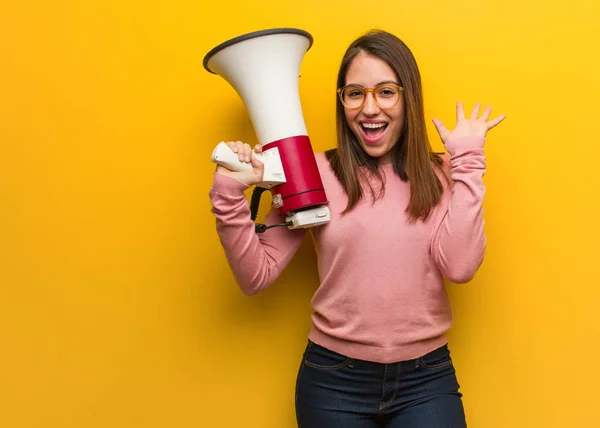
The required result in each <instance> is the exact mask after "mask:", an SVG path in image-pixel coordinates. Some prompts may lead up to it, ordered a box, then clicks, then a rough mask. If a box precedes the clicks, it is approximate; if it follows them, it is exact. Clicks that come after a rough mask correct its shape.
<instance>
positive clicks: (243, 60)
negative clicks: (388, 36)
mask: <svg viewBox="0 0 600 428" xmlns="http://www.w3.org/2000/svg"><path fill="white" fill-rule="evenodd" d="M312 44H313V38H312V36H311V35H310V33H308V32H306V31H304V30H300V29H296V28H273V29H268V30H261V31H255V32H252V33H247V34H243V35H241V36H238V37H235V38H233V39H230V40H228V41H226V42H224V43H221V44H220V45H218V46H216V47H215V48H213V49H212V50H211V51H210V52H208V53H207V54H206V56H205V57H204V61H203V65H204V68H205V69H206V70H207V71H208V72H210V73H212V74H217V75H219V76H221V77H222V78H224V79H225V80H226V81H227V82H228V83H229V84H230V85H231V86H232V87H233V88H234V89H235V91H236V92H237V93H238V95H239V96H240V98H241V99H242V101H243V103H244V105H245V106H246V108H247V110H248V113H249V116H250V120H251V122H252V126H253V128H254V131H255V133H256V137H257V139H258V142H259V143H260V144H261V145H262V147H263V154H262V155H259V154H257V153H254V152H253V156H256V157H257V159H259V160H260V161H262V162H263V163H264V165H265V169H264V177H263V181H262V182H261V183H258V184H257V185H256V188H255V189H254V192H255V193H254V194H253V197H252V203H253V204H254V206H253V207H252V217H253V219H254V217H255V216H256V211H257V210H258V207H257V204H258V201H259V200H260V194H261V193H262V192H263V191H264V190H267V189H269V190H270V191H271V194H272V203H273V206H274V207H275V208H277V209H279V213H280V214H281V215H282V216H285V217H286V221H285V223H282V224H280V225H286V226H288V228H290V229H296V228H308V227H314V226H318V225H321V224H324V223H327V222H328V221H329V220H330V212H329V208H328V207H327V204H328V201H327V196H326V194H325V189H324V187H323V183H322V181H321V176H320V174H319V170H318V167H317V162H316V160H315V155H314V152H313V150H312V145H311V142H310V138H309V137H308V133H307V130H306V125H305V123H304V117H303V115H302V107H301V103H300V97H299V93H298V78H299V77H300V74H299V70H300V65H301V63H302V59H303V57H304V54H305V53H306V52H307V51H308V50H309V49H310V47H311V46H312ZM211 159H212V161H213V162H215V163H217V164H219V165H222V166H224V167H225V168H228V169H230V170H232V171H243V170H246V169H252V166H251V165H250V164H248V163H243V162H240V161H239V160H238V157H237V155H236V154H235V153H233V151H232V150H231V149H230V148H229V147H228V146H227V145H226V144H225V143H224V142H221V143H219V144H217V146H216V147H215V149H214V150H213V153H212V157H211ZM256 196H257V197H256ZM269 227H271V226H265V225H257V229H256V230H257V231H258V232H264V230H266V229H267V228H269Z"/></svg>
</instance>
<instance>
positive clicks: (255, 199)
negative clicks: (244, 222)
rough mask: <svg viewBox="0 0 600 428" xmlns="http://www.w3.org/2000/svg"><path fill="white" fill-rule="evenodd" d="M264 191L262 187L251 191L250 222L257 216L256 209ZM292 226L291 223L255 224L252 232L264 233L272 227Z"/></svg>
mask: <svg viewBox="0 0 600 428" xmlns="http://www.w3.org/2000/svg"><path fill="white" fill-rule="evenodd" d="M265 190H267V189H265V188H264V187H255V188H254V190H253V191H252V198H251V199H250V218H251V219H252V221H255V220H256V216H257V215H258V208H259V206H260V198H261V196H262V194H263V192H264V191H265ZM292 224H293V223H292V222H291V221H288V222H285V223H277V224H272V225H270V226H267V225H266V224H262V223H256V225H255V226H254V230H255V231H256V233H264V232H265V231H266V230H267V229H271V228H272V227H278V226H286V227H287V226H292Z"/></svg>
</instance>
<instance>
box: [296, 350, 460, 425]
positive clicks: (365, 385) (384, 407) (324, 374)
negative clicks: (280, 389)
mask: <svg viewBox="0 0 600 428" xmlns="http://www.w3.org/2000/svg"><path fill="white" fill-rule="evenodd" d="M458 389H459V385H458V382H457V380H456V374H455V371H454V366H453V364H452V360H451V358H450V351H449V350H448V346H447V345H444V346H443V347H441V348H438V349H436V350H434V351H432V352H430V353H429V354H427V355H424V356H422V357H420V358H417V359H414V360H409V361H402V362H398V363H393V364H381V363H374V362H369V361H363V360H357V359H353V358H348V357H345V356H344V355H340V354H338V353H336V352H333V351H330V350H328V349H325V348H323V347H322V346H319V345H317V344H315V343H313V342H311V341H309V342H308V345H307V347H306V350H305V352H304V356H303V358H302V363H301V365H300V370H299V371H298V379H297V383H296V418H297V421H298V426H299V427H300V428H381V427H384V428H400V427H401V428H465V427H466V426H467V425H466V421H465V412H464V408H463V404H462V399H461V397H462V394H461V393H460V392H459V391H458Z"/></svg>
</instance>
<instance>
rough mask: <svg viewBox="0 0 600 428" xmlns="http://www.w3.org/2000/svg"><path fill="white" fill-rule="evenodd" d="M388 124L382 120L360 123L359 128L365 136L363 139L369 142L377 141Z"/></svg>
mask: <svg viewBox="0 0 600 428" xmlns="http://www.w3.org/2000/svg"><path fill="white" fill-rule="evenodd" d="M387 126H388V124H387V123H384V122H380V123H366V122H364V123H361V126H360V129H361V130H362V132H363V135H364V136H365V139H366V140H367V142H369V143H376V142H378V141H379V140H380V139H381V137H382V136H383V134H384V132H385V130H386V129H387Z"/></svg>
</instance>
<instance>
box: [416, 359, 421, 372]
mask: <svg viewBox="0 0 600 428" xmlns="http://www.w3.org/2000/svg"><path fill="white" fill-rule="evenodd" d="M420 363H421V358H415V369H418V368H419V367H420Z"/></svg>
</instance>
